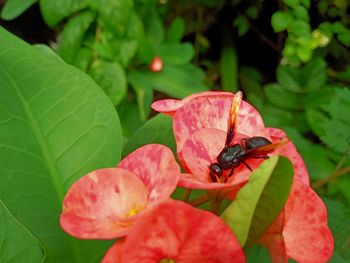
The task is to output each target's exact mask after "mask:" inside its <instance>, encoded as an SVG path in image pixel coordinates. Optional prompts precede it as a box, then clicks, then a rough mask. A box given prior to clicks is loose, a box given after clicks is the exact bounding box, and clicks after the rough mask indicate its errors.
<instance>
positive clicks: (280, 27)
mask: <svg viewBox="0 0 350 263" xmlns="http://www.w3.org/2000/svg"><path fill="white" fill-rule="evenodd" d="M292 22H293V18H292V16H291V15H290V14H289V13H287V12H282V11H277V12H276V13H274V14H273V15H272V17H271V25H272V28H273V30H274V31H275V32H277V33H278V32H282V31H284V30H286V29H287V28H288V27H289V25H290V24H291V23H292Z"/></svg>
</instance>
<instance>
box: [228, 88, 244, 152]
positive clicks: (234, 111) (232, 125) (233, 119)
mask: <svg viewBox="0 0 350 263" xmlns="http://www.w3.org/2000/svg"><path fill="white" fill-rule="evenodd" d="M242 97H243V93H242V92H241V91H237V92H236V94H235V96H234V97H233V100H232V105H231V110H230V114H229V117H228V125H227V126H228V128H227V135H226V142H225V146H230V144H231V141H232V139H233V136H234V135H235V131H236V126H237V116H238V109H239V105H240V104H241V101H242Z"/></svg>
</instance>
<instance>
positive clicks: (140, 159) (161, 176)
mask: <svg viewBox="0 0 350 263" xmlns="http://www.w3.org/2000/svg"><path fill="white" fill-rule="evenodd" d="M118 167H119V168H123V169H125V170H128V171H131V172H133V173H134V174H136V175H137V176H138V177H139V178H140V179H141V180H142V181H143V183H144V184H145V186H146V187H147V189H148V191H149V201H150V202H153V201H159V200H164V199H167V198H168V197H169V196H170V195H171V194H172V192H173V191H174V190H175V188H176V186H177V183H178V181H179V179H180V167H179V165H178V164H177V162H176V160H175V157H174V155H173V153H172V151H171V150H170V149H169V148H168V147H165V146H163V145H160V144H148V145H145V146H143V147H141V148H139V149H137V150H136V151H134V152H132V153H130V154H129V155H128V156H126V157H125V158H124V159H123V160H122V161H121V162H120V163H119V164H118Z"/></svg>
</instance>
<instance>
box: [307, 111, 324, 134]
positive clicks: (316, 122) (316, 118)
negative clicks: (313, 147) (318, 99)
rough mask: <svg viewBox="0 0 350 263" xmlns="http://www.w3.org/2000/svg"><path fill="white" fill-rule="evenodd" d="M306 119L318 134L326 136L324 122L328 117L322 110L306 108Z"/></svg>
mask: <svg viewBox="0 0 350 263" xmlns="http://www.w3.org/2000/svg"><path fill="white" fill-rule="evenodd" d="M305 113H306V119H307V122H308V124H309V126H310V128H311V130H312V131H313V132H314V133H315V134H316V135H317V136H318V137H321V136H324V135H325V131H324V129H323V122H324V120H325V119H326V118H327V116H326V114H325V113H323V112H322V111H319V110H315V109H307V110H306V112H305Z"/></svg>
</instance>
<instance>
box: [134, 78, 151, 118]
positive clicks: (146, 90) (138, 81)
mask: <svg viewBox="0 0 350 263" xmlns="http://www.w3.org/2000/svg"><path fill="white" fill-rule="evenodd" d="M128 80H129V82H130V84H131V87H132V88H133V89H134V91H135V93H136V99H137V105H138V108H139V112H140V117H141V120H142V121H145V120H147V118H148V115H149V113H150V112H151V103H152V100H153V89H152V84H151V81H150V79H149V75H148V74H146V73H143V72H139V71H129V74H128Z"/></svg>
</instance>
